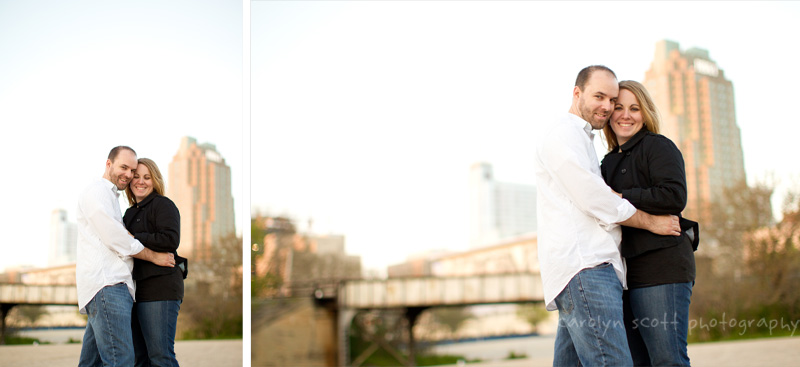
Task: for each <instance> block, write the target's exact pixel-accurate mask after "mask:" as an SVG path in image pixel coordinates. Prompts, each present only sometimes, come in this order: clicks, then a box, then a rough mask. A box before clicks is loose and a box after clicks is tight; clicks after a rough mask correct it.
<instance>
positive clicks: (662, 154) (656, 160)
mask: <svg viewBox="0 0 800 367" xmlns="http://www.w3.org/2000/svg"><path fill="white" fill-rule="evenodd" d="M654 138H655V139H648V141H647V142H645V141H643V142H642V143H646V145H643V149H644V150H645V157H646V159H647V162H648V166H649V167H648V169H647V171H649V174H650V182H652V186H650V187H644V188H632V189H628V190H622V192H621V194H622V197H623V198H625V199H628V201H630V202H631V204H633V206H635V207H636V208H637V209H639V210H644V211H646V212H648V213H650V214H679V213H680V212H681V211H683V209H684V208H686V200H687V196H686V171H685V170H684V163H683V156H682V155H681V152H680V150H678V147H677V146H675V144H674V143H673V142H672V141H671V140H669V139H667V138H666V137H663V136H660V135H657V136H654ZM636 171H637V172H642V171H643V169H642V168H641V167H637V169H636ZM642 184H647V183H646V182H644V183H642Z"/></svg>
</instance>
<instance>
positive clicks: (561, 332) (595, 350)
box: [553, 263, 633, 366]
mask: <svg viewBox="0 0 800 367" xmlns="http://www.w3.org/2000/svg"><path fill="white" fill-rule="evenodd" d="M555 301H556V306H557V307H558V331H557V333H556V341H555V353H554V356H553V366H631V365H632V364H633V362H632V361H631V353H630V350H629V349H628V341H627V338H626V336H625V326H624V323H623V314H622V284H621V283H620V281H619V278H617V274H616V271H614V267H613V266H612V265H611V264H609V263H603V264H600V265H598V266H595V267H593V268H588V269H583V270H581V271H580V272H579V273H578V274H576V275H575V276H574V277H573V278H572V280H570V282H569V284H568V285H567V286H566V288H564V290H563V291H561V293H560V294H559V295H558V296H557V297H556V300H555Z"/></svg>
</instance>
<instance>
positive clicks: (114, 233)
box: [80, 188, 144, 256]
mask: <svg viewBox="0 0 800 367" xmlns="http://www.w3.org/2000/svg"><path fill="white" fill-rule="evenodd" d="M106 195H107V194H106V193H104V192H102V188H96V189H93V190H91V191H89V192H87V194H86V195H83V197H82V198H81V202H80V206H81V208H82V210H83V212H84V214H85V216H86V220H87V222H88V225H89V226H90V227H91V228H93V229H94V231H95V233H96V234H97V235H98V237H100V242H101V243H102V244H103V245H104V246H106V247H108V249H110V250H111V251H114V252H116V253H117V254H119V255H120V256H133V255H136V254H138V253H139V252H141V251H142V250H143V249H144V246H142V244H141V243H140V242H139V241H137V240H136V239H135V238H133V237H131V235H130V234H128V231H127V230H126V229H125V226H124V225H123V224H122V222H120V221H119V220H118V219H116V216H115V215H114V208H113V205H112V203H109V202H108V201H109V200H108V198H107V197H106Z"/></svg>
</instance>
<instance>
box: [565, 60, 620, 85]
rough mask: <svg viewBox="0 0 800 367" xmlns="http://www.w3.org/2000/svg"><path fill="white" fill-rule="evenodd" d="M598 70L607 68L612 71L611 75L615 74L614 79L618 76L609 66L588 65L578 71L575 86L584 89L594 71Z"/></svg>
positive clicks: (606, 69)
mask: <svg viewBox="0 0 800 367" xmlns="http://www.w3.org/2000/svg"><path fill="white" fill-rule="evenodd" d="M597 70H605V71H607V72H609V73H611V75H613V76H614V79H616V78H617V74H614V72H613V71H612V70H611V69H609V68H608V67H607V66H603V65H591V66H587V67H585V68H583V70H581V72H580V73H578V78H577V79H575V86H576V87H578V88H580V89H581V90H583V87H585V86H586V82H587V81H589V78H591V77H592V73H594V72H595V71H597Z"/></svg>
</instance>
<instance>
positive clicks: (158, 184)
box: [125, 158, 164, 206]
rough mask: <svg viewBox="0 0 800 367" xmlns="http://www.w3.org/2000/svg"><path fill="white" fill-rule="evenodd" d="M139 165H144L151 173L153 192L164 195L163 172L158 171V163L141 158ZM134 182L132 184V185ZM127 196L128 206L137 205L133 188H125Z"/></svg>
mask: <svg viewBox="0 0 800 367" xmlns="http://www.w3.org/2000/svg"><path fill="white" fill-rule="evenodd" d="M139 164H143V165H144V166H145V167H147V169H148V170H149V171H150V179H151V180H153V191H155V192H156V193H158V194H159V195H162V196H163V195H164V176H161V171H159V170H158V166H157V165H156V162H153V160H152V159H150V158H139ZM132 184H133V182H131V185H132ZM125 196H127V197H128V204H130V205H131V206H134V205H135V204H136V197H135V196H134V195H133V191H131V186H130V185H128V187H127V188H125Z"/></svg>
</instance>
